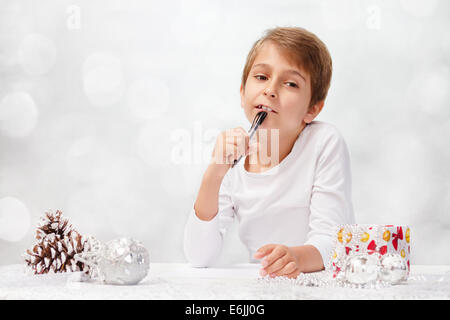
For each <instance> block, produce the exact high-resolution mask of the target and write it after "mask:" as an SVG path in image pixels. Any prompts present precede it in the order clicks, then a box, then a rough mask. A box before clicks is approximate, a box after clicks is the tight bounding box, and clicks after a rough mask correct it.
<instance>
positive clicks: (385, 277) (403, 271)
mask: <svg viewBox="0 0 450 320" xmlns="http://www.w3.org/2000/svg"><path fill="white" fill-rule="evenodd" d="M407 277H408V266H407V265H406V261H405V259H403V258H402V257H401V256H400V255H399V254H396V253H387V254H385V255H384V256H383V258H382V259H381V271H380V279H381V280H382V281H386V282H389V283H391V284H397V283H399V282H402V281H405V280H406V279H407Z"/></svg>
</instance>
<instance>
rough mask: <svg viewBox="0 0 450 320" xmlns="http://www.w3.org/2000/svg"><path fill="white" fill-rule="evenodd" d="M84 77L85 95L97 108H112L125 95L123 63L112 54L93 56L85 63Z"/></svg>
mask: <svg viewBox="0 0 450 320" xmlns="http://www.w3.org/2000/svg"><path fill="white" fill-rule="evenodd" d="M82 77H83V89H84V93H85V94H86V96H87V97H88V99H89V101H90V102H91V104H92V105H94V106H96V107H105V106H110V105H112V104H114V103H116V102H118V101H119V99H120V98H121V97H122V95H123V91H124V80H123V67H122V62H121V61H120V59H118V58H117V57H115V56H114V55H112V54H110V53H104V52H95V53H93V54H91V55H90V56H89V57H88V58H87V59H86V60H85V62H84V65H83V72H82Z"/></svg>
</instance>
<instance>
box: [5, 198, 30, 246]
mask: <svg viewBox="0 0 450 320" xmlns="http://www.w3.org/2000/svg"><path fill="white" fill-rule="evenodd" d="M29 229H30V212H29V210H28V208H27V206H26V205H25V204H23V203H22V202H21V201H20V200H18V199H16V198H14V197H4V198H1V199H0V239H3V240H6V241H10V242H16V241H20V240H21V239H22V238H23V237H24V236H25V235H26V234H27V232H28V230H29Z"/></svg>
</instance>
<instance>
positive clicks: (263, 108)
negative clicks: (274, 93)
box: [255, 104, 278, 113]
mask: <svg viewBox="0 0 450 320" xmlns="http://www.w3.org/2000/svg"><path fill="white" fill-rule="evenodd" d="M255 108H256V109H260V110H264V111H267V112H272V113H278V112H276V111H275V110H273V109H272V108H270V107H268V106H265V105H263V104H259V105H257V106H256V107H255Z"/></svg>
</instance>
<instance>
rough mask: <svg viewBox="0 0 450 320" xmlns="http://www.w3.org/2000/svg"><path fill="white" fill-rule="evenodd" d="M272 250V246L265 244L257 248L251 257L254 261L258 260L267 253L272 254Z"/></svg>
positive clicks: (273, 246)
mask: <svg viewBox="0 0 450 320" xmlns="http://www.w3.org/2000/svg"><path fill="white" fill-rule="evenodd" d="M273 248H275V245H274V244H266V245H264V246H262V247H261V248H259V249H258V250H257V251H256V252H255V254H254V255H253V257H254V258H255V259H260V258H262V257H264V256H266V255H268V254H269V253H271V252H272V250H273Z"/></svg>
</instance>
